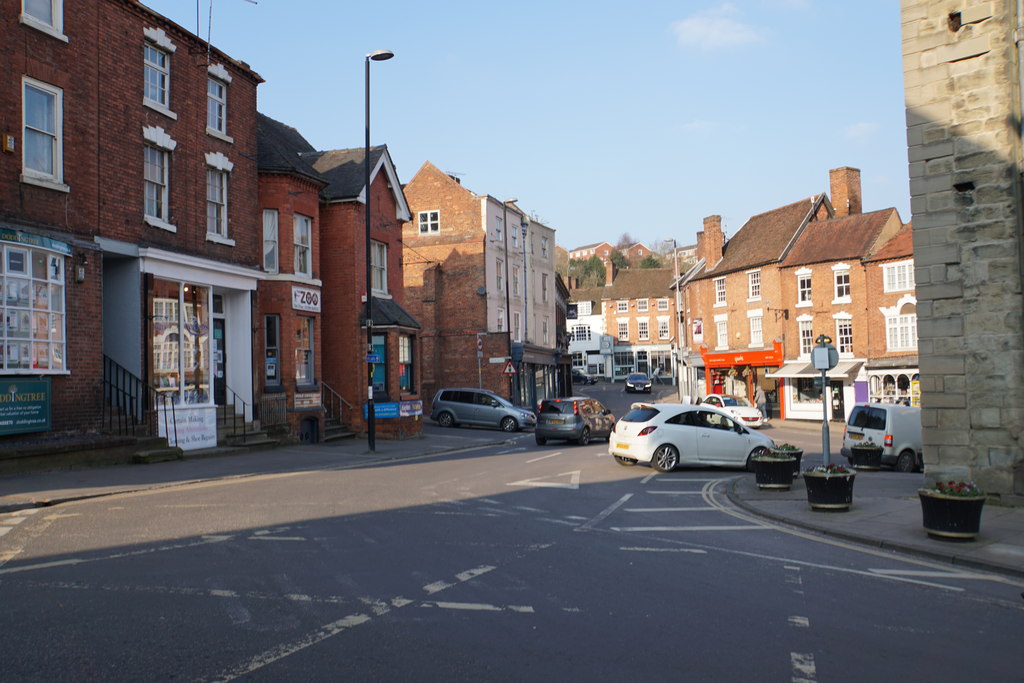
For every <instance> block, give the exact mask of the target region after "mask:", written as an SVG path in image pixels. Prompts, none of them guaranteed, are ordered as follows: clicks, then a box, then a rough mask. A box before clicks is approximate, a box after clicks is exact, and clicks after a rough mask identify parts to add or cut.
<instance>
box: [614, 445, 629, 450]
mask: <svg viewBox="0 0 1024 683" xmlns="http://www.w3.org/2000/svg"><path fill="white" fill-rule="evenodd" d="M615 447H616V448H618V449H619V450H620V451H628V450H629V444H628V443H617V444H615Z"/></svg>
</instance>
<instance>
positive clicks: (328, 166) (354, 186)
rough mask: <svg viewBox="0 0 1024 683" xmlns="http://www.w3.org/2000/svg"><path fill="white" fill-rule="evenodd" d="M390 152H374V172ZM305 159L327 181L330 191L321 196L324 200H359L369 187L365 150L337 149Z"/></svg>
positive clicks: (375, 149) (382, 149) (374, 149)
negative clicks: (367, 186) (364, 161)
mask: <svg viewBox="0 0 1024 683" xmlns="http://www.w3.org/2000/svg"><path fill="white" fill-rule="evenodd" d="M386 150H387V145H380V146H378V147H371V148H370V168H371V169H374V168H376V167H377V163H378V162H379V161H380V157H381V155H382V154H384V152H385V151H386ZM303 158H304V159H305V160H306V161H308V162H309V163H310V164H312V166H313V168H314V169H316V171H317V172H318V173H320V174H321V175H322V176H323V177H324V178H326V179H327V182H328V184H327V187H325V188H324V190H323V192H321V195H323V197H324V199H326V200H328V201H330V200H332V199H355V198H356V197H358V196H359V194H360V193H361V192H362V191H363V186H364V185H365V184H366V178H365V173H366V171H365V167H364V165H363V160H364V159H365V156H364V149H363V148H362V147H357V148H356V149H335V150H330V151H327V152H311V153H309V154H304V155H303Z"/></svg>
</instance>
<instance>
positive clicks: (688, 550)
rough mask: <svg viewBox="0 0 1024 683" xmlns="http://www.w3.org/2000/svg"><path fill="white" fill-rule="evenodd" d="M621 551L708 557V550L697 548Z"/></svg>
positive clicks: (631, 549) (628, 549)
mask: <svg viewBox="0 0 1024 683" xmlns="http://www.w3.org/2000/svg"><path fill="white" fill-rule="evenodd" d="M619 550H625V551H627V552H634V553H693V554H695V555H707V554H708V551H707V550H697V549H695V548H626V547H621V548H619Z"/></svg>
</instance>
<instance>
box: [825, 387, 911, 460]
mask: <svg viewBox="0 0 1024 683" xmlns="http://www.w3.org/2000/svg"><path fill="white" fill-rule="evenodd" d="M869 440H870V441H872V442H874V443H876V444H878V445H879V446H881V447H882V464H885V465H892V466H893V467H894V468H895V469H896V470H897V471H899V472H918V471H920V470H921V468H922V465H923V456H922V453H923V450H924V446H923V445H922V441H921V409H920V408H916V407H914V406H904V405H899V404H896V403H857V404H855V405H854V406H853V410H851V411H850V417H849V419H847V421H846V429H845V430H844V431H843V447H842V448H841V449H840V451H839V452H840V453H841V454H842V455H843V456H845V457H846V459H847V460H848V461H850V462H851V464H852V461H853V452H852V451H851V450H850V449H851V448H852V447H853V446H855V445H856V444H859V443H864V442H866V441H869Z"/></svg>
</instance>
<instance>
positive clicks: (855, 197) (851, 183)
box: [828, 166, 864, 218]
mask: <svg viewBox="0 0 1024 683" xmlns="http://www.w3.org/2000/svg"><path fill="white" fill-rule="evenodd" d="M828 178H829V184H830V185H831V190H832V208H833V209H835V210H836V218H842V217H843V216H856V215H859V214H861V213H863V212H864V208H863V203H862V200H861V194H860V169H859V168H850V167H849V166H843V167H842V168H833V169H832V170H831V171H829V172H828Z"/></svg>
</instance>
